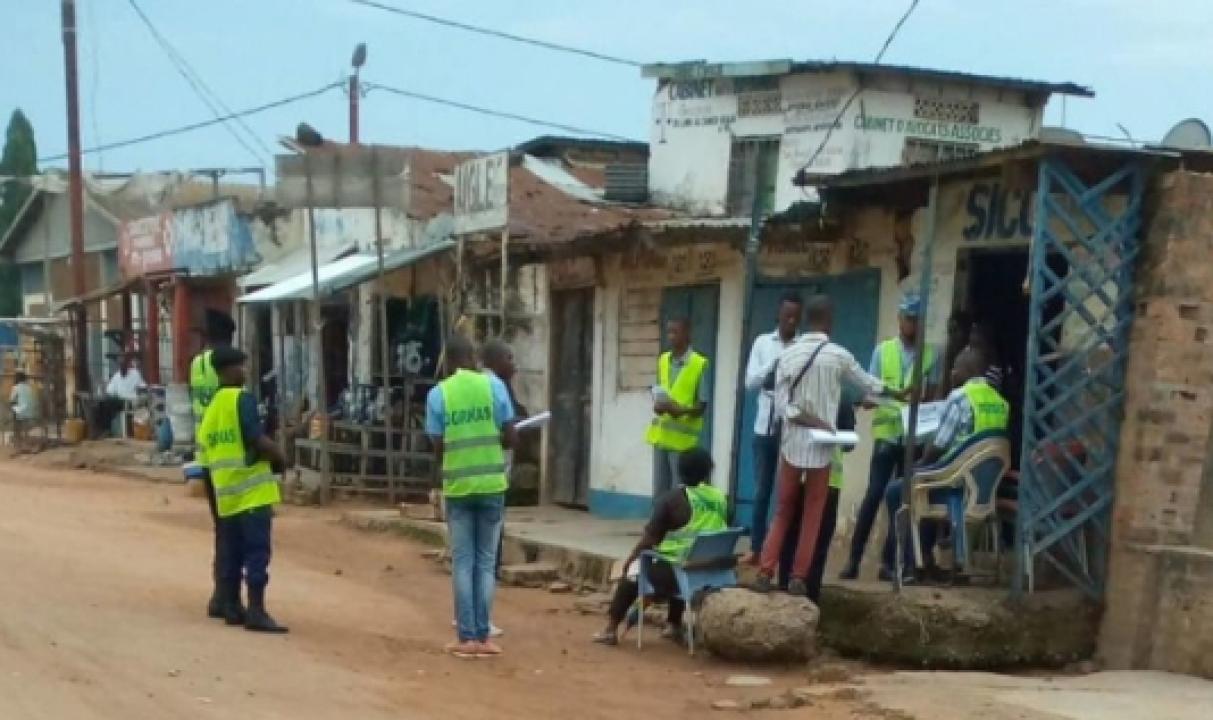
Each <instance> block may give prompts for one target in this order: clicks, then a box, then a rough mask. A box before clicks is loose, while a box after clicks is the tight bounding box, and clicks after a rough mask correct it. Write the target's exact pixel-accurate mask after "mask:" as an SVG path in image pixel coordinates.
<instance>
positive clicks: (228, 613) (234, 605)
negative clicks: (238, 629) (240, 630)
mask: <svg viewBox="0 0 1213 720" xmlns="http://www.w3.org/2000/svg"><path fill="white" fill-rule="evenodd" d="M224 595H225V597H226V600H225V602H224V603H223V621H224V622H226V623H227V624H228V625H233V626H235V625H243V624H244V622H245V620H246V619H247V617H248V612H247V611H246V610H245V609H244V604H243V603H241V602H240V582H239V581H237V582H236V583H235V585H229V586H228V587H227V588H226V589H225V591H224Z"/></svg>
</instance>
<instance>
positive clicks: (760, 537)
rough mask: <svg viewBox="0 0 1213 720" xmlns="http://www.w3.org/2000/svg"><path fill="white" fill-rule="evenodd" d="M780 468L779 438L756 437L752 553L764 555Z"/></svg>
mask: <svg viewBox="0 0 1213 720" xmlns="http://www.w3.org/2000/svg"><path fill="white" fill-rule="evenodd" d="M778 467H779V436H778V435H774V436H772V435H755V436H754V515H753V517H751V518H750V551H751V552H753V553H754V555H755V556H760V555H762V544H763V543H764V542H765V541H766V539H767V527H768V525H769V520H770V518H771V493H772V491H773V490H774V488H775V470H776V469H777V468H778Z"/></svg>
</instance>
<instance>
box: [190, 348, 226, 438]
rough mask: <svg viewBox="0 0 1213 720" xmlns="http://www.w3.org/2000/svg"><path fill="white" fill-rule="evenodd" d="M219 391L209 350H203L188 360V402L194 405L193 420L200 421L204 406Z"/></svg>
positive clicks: (204, 412) (208, 403) (216, 375)
mask: <svg viewBox="0 0 1213 720" xmlns="http://www.w3.org/2000/svg"><path fill="white" fill-rule="evenodd" d="M217 392H219V374H218V373H216V372H215V366H214V365H211V351H210V350H204V351H202V352H200V353H198V354H197V355H195V356H194V359H193V360H192V361H190V402H191V403H192V404H193V406H194V422H196V423H200V422H202V416H203V415H204V414H206V406H207V405H210V404H211V398H213V397H215V393H217Z"/></svg>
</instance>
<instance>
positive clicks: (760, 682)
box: [724, 675, 771, 688]
mask: <svg viewBox="0 0 1213 720" xmlns="http://www.w3.org/2000/svg"><path fill="white" fill-rule="evenodd" d="M724 684H725V685H728V686H729V687H739V688H755V687H766V686H767V685H770V684H771V678H768V677H762V676H760V675H730V676H729V678H728V679H727V680H725V681H724Z"/></svg>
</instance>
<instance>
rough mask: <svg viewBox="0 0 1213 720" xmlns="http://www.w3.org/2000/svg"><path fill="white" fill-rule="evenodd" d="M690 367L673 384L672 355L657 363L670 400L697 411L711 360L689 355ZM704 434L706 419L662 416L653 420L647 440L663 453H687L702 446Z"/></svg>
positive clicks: (692, 352)
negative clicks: (700, 437) (671, 378)
mask: <svg viewBox="0 0 1213 720" xmlns="http://www.w3.org/2000/svg"><path fill="white" fill-rule="evenodd" d="M689 355H690V357H688V358H687V362H686V365H684V366H683V368H682V370H681V371H680V372H679V373H678V377H677V378H676V379H675V380H674V382H673V383H671V382H670V365H671V363H672V360H671V354H670V353H669V352H664V353H662V354H661V357H660V358H658V359H657V383H658V385H660V386H661V388H662V389H663V390H664V391H665V392H666V394H667V395H669V396H670V399H671V400H673V401H674V402H676V403H678V404H679V405H681V406H682V407H687V408H690V407H695V406H696V405H697V404H698V403H697V398H698V394H699V383H700V382H702V381H703V375H704V371H705V370H706V369H707V367H708V359H707V358H705V357H704V356H703V355H700V354H699V353H697V352H695V351H694V350H691V351H689ZM702 430H703V417H702V416H701V417H691V416H690V415H683V416H681V417H674V416H673V415H667V414H665V413H662V414H660V415H657V416H656V417H654V418H653V422H652V423H650V424H649V430H648V432H647V433H646V434H645V440H647V441H648V443H649V444H650V445H652V446H653V447H656V448H660V449H662V450H674V451H677V452H685V451H687V450H690V449H691V448H693V447H695V446H696V445H698V444H699V433H700V432H701V431H702Z"/></svg>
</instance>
